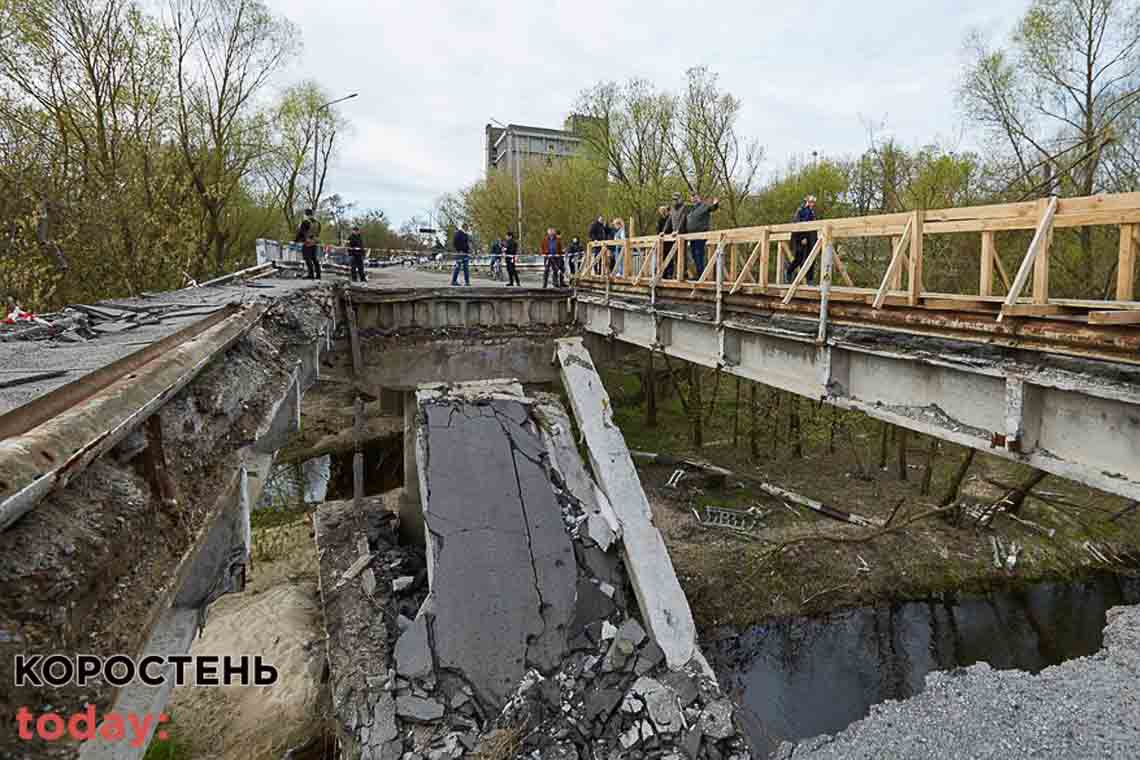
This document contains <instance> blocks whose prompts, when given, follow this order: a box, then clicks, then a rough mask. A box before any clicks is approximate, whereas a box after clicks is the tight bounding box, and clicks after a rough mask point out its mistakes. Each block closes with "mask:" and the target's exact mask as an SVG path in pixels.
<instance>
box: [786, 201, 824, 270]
mask: <svg viewBox="0 0 1140 760" xmlns="http://www.w3.org/2000/svg"><path fill="white" fill-rule="evenodd" d="M796 221H797V222H814V221H815V196H814V195H808V196H806V197H805V198H804V202H803V203H802V204H800V207H799V209H798V210H797V211H796ZM817 238H818V233H817V232H815V230H812V231H809V232H795V233H792V263H791V264H789V265H788V282H791V281H792V280H793V279H795V276H796V272H799V271H800V267H802V266H803V264H804V262H805V261H807V257H808V255H809V254H810V253H811V251H812V249H813V248H815V241H816V239H817ZM806 281H807V283H808V284H809V285H814V284H815V264H812V266H811V269H809V270H808V273H807V278H806Z"/></svg>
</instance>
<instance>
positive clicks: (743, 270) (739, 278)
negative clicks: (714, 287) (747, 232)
mask: <svg viewBox="0 0 1140 760" xmlns="http://www.w3.org/2000/svg"><path fill="white" fill-rule="evenodd" d="M764 243H765V241H763V240H761V241H760V242H759V243H757V244H756V246H755V247H754V248H753V249H752V253H750V254H748V259H747V260H746V261H745V262H744V266H743V267H741V269H740V274H738V275H737V276H736V281H735V282H733V283H732V287H731V288H730V289H729V291H728V294H729V295H732V294H734V293H735V292H736V291H738V290H740V283H742V282H744V275H745V274H747V273H748V272H749V271H750V270H751V269H752V262H754V261H755V260H756V256H757V255H758V254H759V253H760V247H761V245H763V244H764ZM761 277H763V275H761ZM761 284H762V285H766V284H767V283H764V282H762V283H761Z"/></svg>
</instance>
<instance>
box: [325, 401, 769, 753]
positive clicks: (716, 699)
mask: <svg viewBox="0 0 1140 760" xmlns="http://www.w3.org/2000/svg"><path fill="white" fill-rule="evenodd" d="M417 400H418V406H417V409H418V412H417V415H416V421H415V423H416V441H417V459H418V465H419V475H420V492H421V499H422V503H423V517H424V521H425V529H426V534H427V536H428V541H427V545H426V547H424V551H422V552H420V551H419V549H412V548H410V547H395V546H393V545H377V544H376V543H375V542H373V541H370V543H369V546H368V547H367V548H368V551H369V553H371V554H372V555H373V556H374V559H373V560H372V561H371V567H372V568H373V569H377V570H378V571H379V572H380V574H381V575H383V576H384V580H381V581H380V582H379V583H378V584H377V592H376V596H375V597H374V598H373V599H372V600H371V601H370V602H368V603H370V604H372V605H380V604H384V605H385V610H386V611H385V612H384V613H380V612H379V611H376V612H374V613H372V625H371V630H370V631H365V630H363V629H358V628H357V629H354V630H353V631H352V634H353V635H354V636H357V637H364V638H367V637H369V636H370V637H372V638H373V639H382V640H383V641H382V642H380V641H377V642H374V643H367V642H358V643H357V644H356V645H355V646H357V647H358V651H355V652H350V651H349V650H346V649H345V648H343V647H344V645H347V644H348V642H347V641H344V635H345V634H346V633H348V631H347V630H346V626H345V625H344V624H343V623H341V622H338V621H337V620H336V619H335V616H336V615H346V614H347V615H348V616H349V622H352V623H353V624H354V625H355V624H356V623H364V622H366V621H365V618H362V617H361V616H360V615H359V613H358V612H352V611H349V610H347V609H346V606H345V605H346V604H349V603H351V604H363V603H365V599H364V598H363V597H364V595H363V594H362V593H360V592H359V591H358V590H357V589H359V583H351V582H350V584H349V585H348V586H346V587H345V588H344V589H341V590H340V591H338V592H337V593H338V594H347V595H348V597H349V599H350V600H352V601H346V600H341V601H340V602H338V603H337V608H329V607H328V606H327V605H326V615H329V614H331V615H332V616H333V617H332V618H328V620H329V623H328V624H329V628H330V631H329V633H330V642H331V641H332V640H334V639H337V640H339V641H341V642H342V645H341V646H337V647H333V646H331V645H330V656H331V659H332V661H331V671H332V678H333V685H334V690H333V693H334V710H335V711H336V714H337V717H338V721H339V722H340V723H341V724H342V732H341V733H342V736H343V737H352V740H351V741H345V742H344V747H345V748H347V749H348V750H349V751H348V752H347V753H346V754H345V755H344V756H345V757H349V758H357V757H359V758H369V757H372V758H388V757H392V758H403V759H404V760H412V759H413V758H419V760H445V759H447V758H461V757H477V756H489V753H492V752H493V753H494V755H493V756H495V757H503V758H508V757H514V758H607V760H608V759H609V758H614V759H617V758H631V759H632V758H657V757H660V758H676V759H677V760H683V759H686V758H688V759H690V760H691V759H694V758H709V759H710V760H711V759H723V760H728V759H730V758H731V759H732V760H743V759H744V758H748V757H750V754H749V752H748V750H747V745H746V743H745V740H744V739H743V737H742V735H741V734H740V733H739V732H738V731H737V730H736V728H735V726H734V724H733V705H732V703H731V702H730V701H728V700H727V699H726V698H725V697H724V695H723V694H722V692H721V691H720V689H719V686H718V685H717V683H716V681H715V679H714V678H712V677H711V674H710V672H709V670H708V666H707V664H706V663H705V662H704V660H703V658H702V657H700V656H696V657H692V658H690V659H689V661H688V662H686V663H684V664H683V665H682V667H679V668H671V667H670V665H669V663H668V662H667V658H666V653H665V651H664V650H663V648H662V647H661V646H660V645H659V643H658V642H657V640H656V639H655V638H654V636H653V635H652V634H651V633H650V632H647V630H646V628H645V626H643V625H642V623H641V621H640V619H639V617H640V613H639V612H638V611H637V610H635V609H633V608H631V607H630V606H629V603H628V602H627V599H632V598H633V595H632V594H631V593H630V591H631V588H630V585H629V581H628V579H627V577H626V573H625V563H624V561H623V560H622V556H621V539H620V536H621V535H622V533H623V531H624V530H626V526H625V525H624V524H622V523H621V522H620V521H619V520H618V519H617V517H616V514H615V512H614V510H613V508H612V507H611V505H610V504H609V502H608V500H607V499H606V497H605V496H604V494H603V492H602V490H601V489H600V488H599V487H598V485H597V484H596V483H595V482H594V480H593V478H592V477H591V476H590V474H589V473H588V472H587V470H586V467H585V466H584V463H583V462H582V460H581V458H580V456H579V455H578V452H577V450H576V447H575V446H574V443H573V441H574V438H573V433H572V425H571V423H570V421H569V419H568V417H567V415H566V412H565V410H564V409H563V408H562V406H561V404H560V403H559V401H558V400H557V398H555V397H554V396H550V395H544V394H538V395H533V396H527V395H525V394H524V393H523V390H522V388H521V386H519V385H518V384H517V383H513V382H509V381H497V382H483V383H474V384H463V385H460V386H455V387H453V388H448V387H439V386H437V387H432V388H421V390H420V391H419V392H418V394H417ZM322 512H323V509H322ZM342 519H344V518H342ZM353 519H357V518H353ZM318 522H320V520H318ZM385 526H386V530H387V527H388V526H390V523H385ZM635 528H636V526H635ZM319 533H320V531H319ZM342 533H343V529H342ZM390 535H391V536H394V533H391V534H389V533H387V532H385V537H388V536H390ZM330 537H331V536H330ZM323 540H324V539H323V538H322V537H321V535H318V543H319V544H320V545H321V549H322V586H324V585H325V580H324V575H325V571H324V569H323V567H324V565H325V562H326V557H327V558H331V557H332V556H333V555H335V553H336V552H335V551H334V550H332V548H331V547H328V548H326V547H325V546H324V545H323ZM340 540H341V541H342V542H343V541H345V540H346V537H345V536H343V535H342V536H341V539H340ZM359 548H360V549H363V548H364V547H359ZM341 553H342V554H344V555H346V556H342V557H341V558H340V559H339V560H338V561H337V568H336V569H335V570H334V569H333V568H330V572H329V578H330V581H331V582H335V581H334V580H333V579H334V578H335V577H339V576H336V575H335V573H336V572H340V573H342V574H343V572H344V570H345V569H348V568H350V567H351V566H352V563H353V561H354V560H355V559H356V556H357V555H358V554H360V552H359V551H358V550H357V549H352V550H351V551H348V552H344V551H342V552H341ZM396 556H399V557H401V560H400V561H401V562H402V563H403V564H402V565H401V566H399V567H389V565H390V564H391V563H392V561H393V558H394V557H396ZM421 562H422V563H423V566H422V568H421V567H420V565H419V563H421ZM408 577H411V578H414V579H415V582H414V583H413V584H412V585H411V586H410V587H409V588H405V589H403V590H396V586H394V585H393V584H392V582H391V581H392V580H397V579H403V578H408ZM421 578H423V579H425V580H427V584H426V585H427V589H425V588H424V587H423V585H422V584H421V582H420V579H421ZM385 580H387V582H386V583H385ZM401 588H402V587H401ZM388 589H392V591H388ZM425 591H426V595H425V593H424V592H425ZM416 603H418V604H419V606H418V608H414V609H409V607H411V606H412V605H413V604H416ZM401 618H404V619H403V620H401ZM361 651H365V652H367V656H366V657H362V656H361V653H360V652H361ZM362 659H367V660H369V662H368V663H362V662H361V660H362ZM338 660H343V661H344V662H345V664H346V665H347V667H348V668H349V669H350V670H356V671H358V673H357V674H354V675H353V686H352V691H351V693H349V691H350V690H349V688H347V684H345V683H344V681H343V678H341V677H340V676H338V672H340V671H343V670H344V668H345V665H342V664H340V663H339V662H338ZM359 671H367V672H359ZM361 689H362V690H363V692H364V693H361V692H360V691H358V690H361ZM377 710H383V711H385V715H386V716H387V715H391V716H392V717H393V719H394V722H395V725H396V726H397V735H396V736H395V737H392V738H389V737H391V733H390V731H388V726H389V725H391V724H390V723H389V722H387V719H386V718H385V720H383V721H382V720H381V719H380V717H379V715H378V713H377V712H376V711H377ZM362 714H367V715H371V716H372V717H371V724H370V727H369V734H367V735H368V736H370V740H369V741H368V742H364V741H361V740H360V737H362V736H364V735H365V733H364V731H363V730H362V723H363V721H362V720H361V717H360V716H361V715H362ZM376 726H383V727H384V729H383V731H381V732H380V733H379V736H380V737H383V741H381V742H379V743H378V742H377V738H378V737H377V733H376ZM484 753H488V754H484Z"/></svg>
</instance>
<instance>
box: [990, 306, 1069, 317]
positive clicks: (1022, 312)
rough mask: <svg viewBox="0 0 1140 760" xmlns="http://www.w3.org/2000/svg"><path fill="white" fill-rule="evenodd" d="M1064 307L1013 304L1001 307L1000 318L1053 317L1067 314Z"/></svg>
mask: <svg viewBox="0 0 1140 760" xmlns="http://www.w3.org/2000/svg"><path fill="white" fill-rule="evenodd" d="M1068 313H1070V312H1068V311H1067V310H1066V309H1065V307H1063V306H1058V305H1057V304H1051V303H1015V304H1012V305H1008V304H1007V305H1004V306H1002V307H1001V314H999V315H998V319H999V320H1000V319H1001V318H1002V317H1055V316H1057V315H1058V314H1068Z"/></svg>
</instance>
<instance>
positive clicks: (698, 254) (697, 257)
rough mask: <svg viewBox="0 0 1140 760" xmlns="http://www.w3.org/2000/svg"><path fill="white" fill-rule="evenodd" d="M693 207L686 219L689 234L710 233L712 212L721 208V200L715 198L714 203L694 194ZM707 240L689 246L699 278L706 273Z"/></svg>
mask: <svg viewBox="0 0 1140 760" xmlns="http://www.w3.org/2000/svg"><path fill="white" fill-rule="evenodd" d="M691 201H692V204H693V205H692V207H691V208H690V209H689V215H688V218H687V219H686V225H687V229H688V231H689V232H708V231H709V228H710V227H711V226H712V225H711V222H710V219H709V217H710V216H711V215H712V212H714V211H716V210H717V209H718V208H720V199H719V198H713V199H712V201H711V202H710V201H707V200H705V199H703V198H701V196H699V195H697V194H696V193H693V196H692V198H691ZM707 242H708V241H707V240H693V241H691V242H690V244H689V250H690V252H691V253H692V256H693V267H694V268H695V269H696V270H697V277H700V276H701V275H702V274H704V271H705V244H706V243H707Z"/></svg>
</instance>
